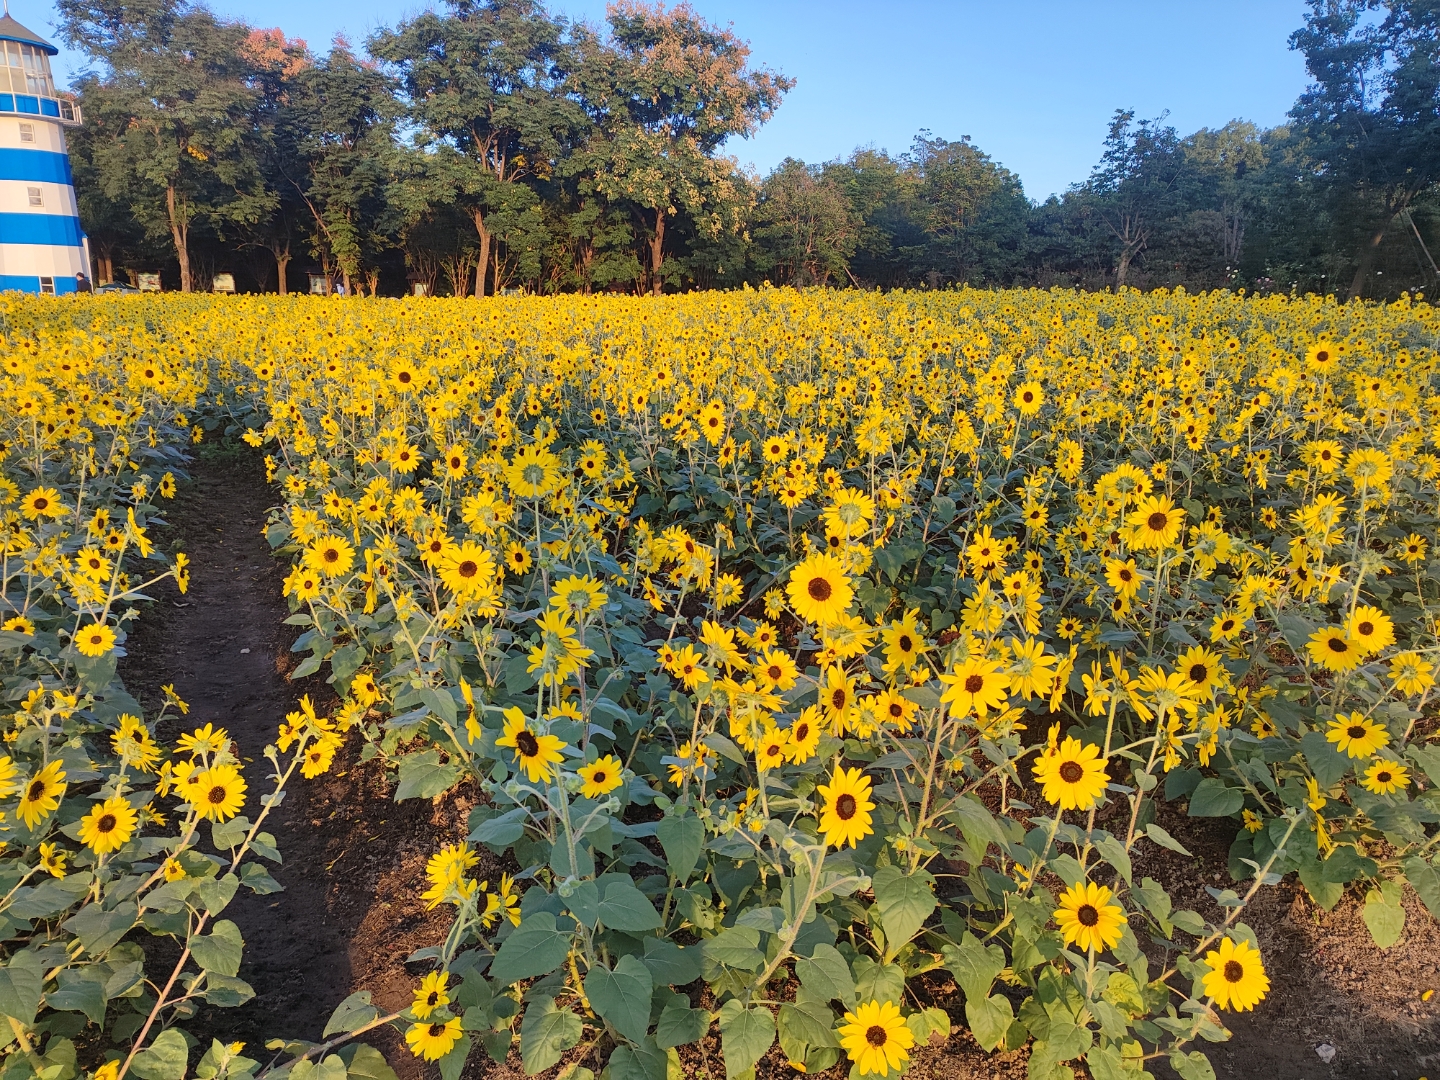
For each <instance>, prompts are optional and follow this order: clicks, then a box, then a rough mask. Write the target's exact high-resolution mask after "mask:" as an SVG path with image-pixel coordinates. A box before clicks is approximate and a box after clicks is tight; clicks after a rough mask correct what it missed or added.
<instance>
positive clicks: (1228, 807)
mask: <svg viewBox="0 0 1440 1080" xmlns="http://www.w3.org/2000/svg"><path fill="white" fill-rule="evenodd" d="M1244 805H1245V793H1244V792H1243V791H1241V790H1240V789H1239V788H1230V787H1226V786H1225V781H1224V780H1221V779H1220V778H1219V777H1215V776H1207V777H1206V778H1205V779H1204V780H1201V781H1200V784H1199V786H1198V787H1196V788H1195V790H1194V791H1193V792H1192V793H1191V794H1190V816H1191V817H1229V816H1230V815H1231V814H1238V813H1239V812H1240V808H1241V807H1242V806H1244Z"/></svg>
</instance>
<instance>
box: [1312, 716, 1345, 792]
mask: <svg viewBox="0 0 1440 1080" xmlns="http://www.w3.org/2000/svg"><path fill="white" fill-rule="evenodd" d="M1300 747H1301V749H1303V750H1304V751H1305V763H1306V764H1307V765H1309V766H1310V771H1311V772H1313V773H1314V774H1315V779H1316V780H1317V781H1319V783H1320V790H1321V791H1325V790H1327V789H1329V788H1332V787H1334V786H1335V785H1336V784H1338V783H1339V782H1340V781H1341V780H1343V779H1344V778H1345V774H1346V773H1347V772H1349V771H1350V755H1349V754H1342V753H1341V752H1340V751H1339V750H1338V749H1337V748H1336V745H1335V744H1334V743H1332V742H1331V741H1330V740H1329V739H1327V738H1325V733H1324V732H1323V731H1307V732H1306V733H1305V735H1304V736H1303V737H1302V738H1301V740H1300Z"/></svg>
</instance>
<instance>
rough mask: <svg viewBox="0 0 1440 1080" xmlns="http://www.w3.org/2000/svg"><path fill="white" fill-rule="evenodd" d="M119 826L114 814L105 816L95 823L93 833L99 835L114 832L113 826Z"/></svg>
mask: <svg viewBox="0 0 1440 1080" xmlns="http://www.w3.org/2000/svg"><path fill="white" fill-rule="evenodd" d="M117 824H119V823H118V822H117V821H116V820H115V815H114V814H105V815H103V816H102V817H101V818H100V820H99V821H97V822H96V823H95V831H96V832H99V833H108V832H114V831H115V826H116V825H117Z"/></svg>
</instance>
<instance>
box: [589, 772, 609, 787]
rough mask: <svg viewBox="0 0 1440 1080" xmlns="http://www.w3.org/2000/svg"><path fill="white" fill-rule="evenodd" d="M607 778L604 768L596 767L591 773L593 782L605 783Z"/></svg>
mask: <svg viewBox="0 0 1440 1080" xmlns="http://www.w3.org/2000/svg"><path fill="white" fill-rule="evenodd" d="M605 779H606V777H605V770H604V769H596V770H595V771H594V772H593V773H591V774H590V782H591V783H593V784H603V783H604V782H605Z"/></svg>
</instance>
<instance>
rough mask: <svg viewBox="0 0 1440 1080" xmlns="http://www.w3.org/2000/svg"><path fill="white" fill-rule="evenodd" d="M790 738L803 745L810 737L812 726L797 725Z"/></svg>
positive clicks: (806, 724)
mask: <svg viewBox="0 0 1440 1080" xmlns="http://www.w3.org/2000/svg"><path fill="white" fill-rule="evenodd" d="M790 737H791V738H792V739H794V740H795V741H796V742H797V743H803V742H804V741H805V740H806V739H807V738H809V737H810V725H809V724H808V723H805V724H796V725H795V728H794V730H793V731H792V733H791V736H790Z"/></svg>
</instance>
